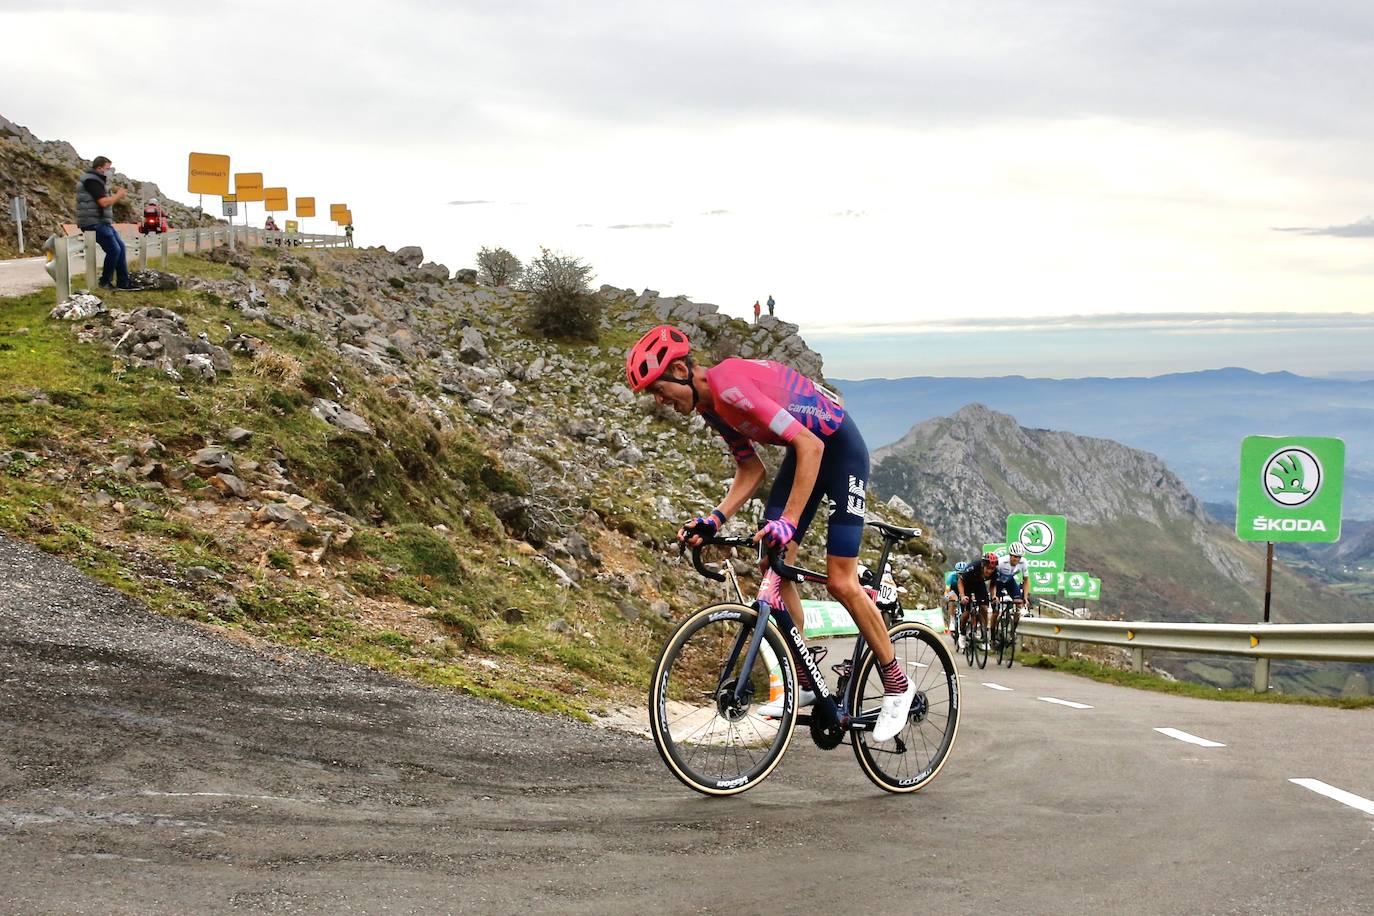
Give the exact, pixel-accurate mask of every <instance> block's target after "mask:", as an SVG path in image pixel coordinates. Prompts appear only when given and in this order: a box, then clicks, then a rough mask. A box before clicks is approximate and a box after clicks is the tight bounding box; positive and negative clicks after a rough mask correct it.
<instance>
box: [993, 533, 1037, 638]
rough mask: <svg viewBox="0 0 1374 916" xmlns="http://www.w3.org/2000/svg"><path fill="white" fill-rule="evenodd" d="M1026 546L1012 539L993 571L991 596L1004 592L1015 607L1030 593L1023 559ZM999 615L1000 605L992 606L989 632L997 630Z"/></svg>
mask: <svg viewBox="0 0 1374 916" xmlns="http://www.w3.org/2000/svg"><path fill="white" fill-rule="evenodd" d="M1025 554H1026V548H1025V547H1023V546H1021V542H1020V541H1013V542H1012V543H1011V544H1010V545H1008V546H1007V555H1006V556H1005V557H1002V558H1001V559H1000V560H998V561H997V569H996V571H995V572H994V573H993V582H994V586H993V589H992V597H993V598H994V599H996V598H997V597H998V596H999V594H1000V593H1001V592H1006V593H1007V596H1008V597H1009V598H1011V600H1012V601H1013V603H1015V605H1016V606H1017V607H1020V606H1021V605H1023V604H1025V603H1026V596H1028V595H1029V594H1030V565H1029V564H1028V563H1027V562H1026V561H1025V559H1024V557H1025ZM1000 615H1001V609H1000V606H999V605H997V604H994V605H993V606H992V629H990V630H989V631H988V632H989V633H996V632H997V618H998V617H999V616H1000Z"/></svg>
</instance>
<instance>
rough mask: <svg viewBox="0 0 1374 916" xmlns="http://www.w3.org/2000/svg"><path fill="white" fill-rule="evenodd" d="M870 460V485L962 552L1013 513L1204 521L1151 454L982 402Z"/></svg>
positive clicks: (929, 424)
mask: <svg viewBox="0 0 1374 916" xmlns="http://www.w3.org/2000/svg"><path fill="white" fill-rule="evenodd" d="M875 461H876V463H877V465H878V467H877V469H875V471H874V475H873V478H874V482H875V484H876V485H878V486H879V487H880V488H881V489H882V490H883V491H884V492H891V493H896V494H897V495H900V496H902V497H903V498H905V499H910V498H911V497H915V502H914V503H913V505H915V506H916V508H917V511H918V512H921V513H923V514H924V515H925V517H927V518H934V519H939V520H940V522H939V524H938V530H939V531H940V532H941V536H942V538H943V539H944V540H945V542H946V543H947V544H949V545H951V546H955V547H958V548H960V549H967V550H976V549H977V547H978V546H979V545H981V544H982V543H983V542H984V541H985V540H987V538H988V533H989V531H996V530H997V528H998V527H999V526H1000V524H1001V519H1003V518H1005V516H1006V515H1007V514H1008V513H1013V512H1023V511H1039V512H1055V513H1058V514H1062V515H1065V516H1068V517H1070V518H1072V519H1074V521H1075V522H1078V523H1081V524H1086V525H1103V524H1108V523H1111V522H1114V521H1117V520H1120V519H1122V518H1128V517H1129V518H1136V519H1140V520H1142V521H1146V522H1149V523H1151V524H1163V523H1167V522H1173V521H1179V520H1186V521H1187V522H1188V523H1190V524H1201V523H1203V522H1205V521H1206V519H1207V517H1206V514H1205V512H1204V511H1203V509H1202V506H1201V504H1200V503H1199V502H1198V501H1197V499H1195V498H1194V497H1193V495H1192V494H1191V493H1190V492H1189V491H1188V488H1187V487H1186V486H1184V484H1183V482H1182V481H1180V480H1179V479H1178V477H1176V476H1175V475H1174V474H1173V473H1172V472H1171V471H1170V470H1169V469H1168V468H1167V467H1165V465H1164V463H1163V462H1162V461H1160V460H1159V458H1158V457H1156V456H1154V455H1152V454H1150V453H1148V452H1143V451H1140V450H1138V449H1133V448H1129V447H1128V446H1125V445H1122V444H1120V443H1119V442H1113V441H1111V440H1109V439H1094V438H1090V437H1086V436H1076V435H1074V434H1072V433H1066V432H1059V431H1055V430H1046V429H1027V428H1024V427H1022V426H1020V425H1019V424H1017V422H1016V420H1015V418H1014V417H1011V416H1008V415H1007V414H1004V413H999V412H998V411H995V410H992V409H990V408H988V407H986V406H985V405H982V404H969V405H967V406H966V407H963V408H961V409H960V410H958V411H957V412H955V413H954V414H953V415H952V416H949V417H937V418H935V419H932V420H927V421H925V422H924V423H920V424H918V425H916V426H914V427H912V428H911V430H910V431H909V432H908V433H907V434H906V435H905V436H903V437H902V439H901V440H900V441H898V442H897V443H895V444H893V445H891V446H887V447H885V448H882V449H879V450H878V451H877V453H876V454H875ZM908 493H910V494H911V496H908Z"/></svg>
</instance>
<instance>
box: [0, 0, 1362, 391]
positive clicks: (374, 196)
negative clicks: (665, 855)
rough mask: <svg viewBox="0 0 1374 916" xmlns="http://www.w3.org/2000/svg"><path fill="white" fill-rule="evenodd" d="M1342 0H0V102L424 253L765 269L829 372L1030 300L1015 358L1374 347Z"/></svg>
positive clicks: (54, 130) (895, 365) (138, 161)
mask: <svg viewBox="0 0 1374 916" xmlns="http://www.w3.org/2000/svg"><path fill="white" fill-rule="evenodd" d="M1372 9H1374V8H1372V7H1371V5H1370V4H1369V3H1368V2H1367V0H1346V2H1322V0H1305V2H1301V3H1297V2H1294V3H1279V2H1264V0H1243V2H1242V0H1234V2H1211V3H1208V2H1202V0H1176V2H1170V0H1083V2H1054V0H1034V2H1029V0H1028V2H1015V0H999V2H974V0H964V2H923V3H910V2H892V3H861V2H847V3H843V4H841V3H795V2H794V3H786V4H783V3H771V2H753V3H748V4H739V3H700V2H698V3H681V2H679V3H653V2H639V3H629V2H618V3H598V2H594V0H593V2H589V3H583V4H568V3H555V2H547V3H546V2H520V0H501V2H475V3H474V2H469V3H440V2H437V0H436V2H394V0H393V2H389V3H386V4H376V3H368V4H361V3H352V2H347V0H338V2H331V3H327V4H326V3H289V2H275V3H235V4H232V5H194V6H193V5H187V8H185V9H183V10H180V11H178V10H174V9H170V8H168V7H164V6H163V5H160V4H149V3H146V2H143V3H125V2H120V0H115V2H111V0H103V2H100V3H85V2H62V0H47V2H45V3H43V4H30V3H24V4H18V3H13V2H10V0H0V33H3V34H5V35H6V36H8V37H7V38H6V40H5V42H4V45H5V50H4V54H3V55H0V113H3V114H4V115H6V116H7V117H9V118H11V119H12V120H15V121H17V122H18V123H21V124H24V125H26V126H28V127H29V128H31V129H32V130H33V131H34V132H35V133H36V134H38V135H39V136H40V137H44V138H61V139H67V140H70V141H72V142H73V143H74V144H75V145H76V147H77V149H78V150H79V151H80V152H81V153H82V155H86V156H94V155H97V154H103V155H107V156H110V157H111V158H113V159H114V160H115V163H116V165H117V166H118V167H119V168H120V169H121V170H122V171H124V172H127V173H128V174H131V175H134V176H136V177H140V178H145V179H151V180H154V181H158V182H159V183H161V184H162V186H163V188H164V190H166V191H167V192H169V193H173V194H175V196H178V197H181V198H183V199H186V198H187V195H185V194H184V193H182V194H177V193H176V192H177V191H179V189H181V188H183V187H184V186H185V183H184V179H183V177H182V176H184V175H185V172H186V154H187V153H188V152H190V151H192V150H196V151H201V152H215V153H226V154H228V155H230V156H231V158H232V167H233V169H234V170H235V171H262V172H264V173H265V174H266V183H267V184H268V185H278V184H284V185H286V186H287V187H288V188H289V189H290V192H291V194H292V196H293V197H294V196H296V195H313V196H315V197H316V198H317V200H318V202H319V203H320V205H321V209H323V204H325V203H328V202H346V203H349V204H350V205H351V206H352V210H353V214H354V218H355V222H356V224H357V227H358V229H357V231H358V238H359V240H360V241H361V242H363V243H364V244H385V245H387V246H388V247H391V248H395V247H398V246H400V245H402V244H413V243H418V244H421V245H422V246H423V247H424V248H425V252H426V255H427V256H429V257H431V258H434V259H436V260H440V261H442V262H444V263H446V264H447V265H448V266H449V267H450V268H456V267H461V266H468V265H470V264H472V262H473V254H474V252H475V251H476V249H477V248H478V247H480V246H481V245H504V246H505V247H507V248H510V249H512V250H513V251H515V252H516V253H517V254H519V255H520V256H522V257H525V258H528V257H529V256H530V255H531V254H534V253H536V252H537V249H538V246H540V245H547V246H549V247H551V248H555V249H558V250H562V251H565V252H568V253H572V254H576V255H579V256H582V257H584V258H585V259H586V260H587V261H588V262H589V263H591V264H592V265H593V267H594V268H595V270H596V273H597V281H598V282H605V283H611V284H614V285H617V286H625V287H635V288H642V287H645V286H650V287H652V288H655V289H658V290H661V291H662V292H664V293H686V294H689V295H691V296H693V297H694V298H697V299H699V300H704V301H710V302H715V303H717V304H719V305H721V306H722V308H724V309H725V310H727V311H729V312H732V313H734V314H737V315H745V314H747V313H748V312H749V311H750V308H751V306H752V304H753V301H754V300H755V299H765V298H766V297H767V296H768V295H769V293H772V294H773V295H774V296H775V297H776V298H777V300H778V303H779V315H780V316H781V317H784V318H787V319H788V320H793V321H798V322H799V323H801V324H802V326H803V331H804V332H806V333H807V334H808V337H809V338H812V339H813V342H822V343H825V344H827V345H830V344H833V351H832V352H829V353H827V356H828V359H827V371H828V372H829V373H831V374H833V375H836V376H841V377H862V376H868V375H879V374H882V375H911V374H922V373H925V372H932V373H935V374H973V375H977V374H984V371H983V370H982V369H981V368H980V367H978V366H977V365H976V364H973V365H969V367H968V369H967V371H960V365H961V360H960V354H962V353H963V352H964V351H965V350H972V351H975V352H976V351H977V348H978V339H977V337H976V335H975V334H974V333H973V329H972V328H970V327H969V326H968V322H970V321H975V322H976V321H983V322H985V324H986V325H987V326H988V327H990V328H992V327H995V328H996V329H998V336H999V339H1000V337H1001V336H1002V335H1004V334H1009V333H1015V332H1016V330H1017V328H1018V327H1022V326H1023V325H1022V322H1024V323H1025V325H1026V326H1030V327H1032V328H1033V330H1028V331H1025V332H1024V337H1023V343H1022V344H1021V345H1016V346H1006V347H1004V348H1003V350H1005V352H1004V353H1000V351H999V357H998V358H999V360H1002V359H1004V360H1006V362H1003V363H1002V364H1001V366H1000V368H1001V369H1002V370H1003V371H1017V372H1024V373H1026V374H1056V375H1063V374H1114V373H1113V366H1120V365H1125V364H1129V365H1130V366H1131V367H1132V369H1131V373H1132V374H1137V373H1139V372H1140V371H1141V370H1142V368H1143V371H1144V372H1145V374H1149V373H1150V372H1152V371H1171V370H1174V369H1193V368H1205V367H1208V366H1217V365H1230V364H1239V365H1250V366H1252V367H1253V368H1261V369H1270V368H1284V369H1292V370H1294V371H1302V372H1311V373H1315V372H1321V371H1349V370H1361V369H1371V370H1374V366H1372V365H1371V364H1374V359H1370V358H1368V357H1367V356H1364V355H1362V354H1368V353H1369V352H1374V327H1371V323H1370V322H1369V321H1368V320H1365V319H1367V318H1368V316H1369V315H1370V314H1371V313H1374V283H1372V282H1371V281H1374V218H1371V217H1372V216H1374V175H1372V174H1371V163H1374V107H1371V105H1370V104H1369V87H1370V86H1371V85H1374V12H1372V11H1371V10H1372ZM150 61H157V63H156V65H155V66H152V67H148V66H147V65H148V63H149V62H150ZM1360 87H1364V88H1363V89H1362V88H1360ZM215 203H217V201H216V202H215ZM252 216H253V218H254V221H255V222H259V223H260V221H261V217H262V213H261V212H260V208H259V207H258V206H256V205H255V206H254V207H253V213H252ZM322 222H323V221H317V223H320V224H322ZM1274 312H1278V313H1284V314H1285V315H1286V316H1287V317H1285V318H1283V319H1282V320H1281V321H1279V322H1277V323H1275V322H1274V321H1271V320H1268V319H1266V318H1265V316H1264V314H1263V313H1274ZM1337 313H1358V314H1359V315H1362V316H1364V318H1363V319H1361V320H1357V321H1353V322H1352V321H1351V320H1349V319H1348V318H1342V317H1339V316H1338V315H1337ZM1218 315H1226V316H1229V317H1227V318H1226V319H1225V320H1221V319H1220V318H1218V317H1217V316H1218ZM1062 316H1079V317H1077V318H1075V319H1074V320H1073V321H1067V320H1066V319H1064V318H1063V317H1062ZM1084 316H1088V317H1084ZM1092 316H1103V317H1100V318H1099V317H1092ZM1121 316H1128V317H1126V318H1124V319H1123V318H1122V317H1121ZM1129 316H1146V317H1145V318H1140V317H1129ZM1170 316H1172V317H1170ZM1333 328H1339V329H1340V330H1337V331H1333V330H1332V329H1333ZM932 332H940V333H943V334H944V335H945V336H944V337H943V338H941V337H939V336H938V335H937V334H935V333H932ZM1080 332H1081V333H1083V334H1088V335H1090V336H1091V339H1092V340H1093V341H1094V343H1093V344H1092V345H1091V346H1088V347H1085V349H1084V351H1083V352H1082V354H1081V356H1082V358H1083V360H1084V362H1083V364H1082V369H1083V371H1082V372H1080V373H1073V372H1064V371H1061V370H1060V369H1058V368H1054V369H1053V370H1051V369H1045V370H1044V371H1036V367H1044V366H1046V365H1049V364H1052V365H1053V366H1054V367H1061V366H1063V365H1073V364H1074V362H1075V361H1074V360H1060V359H1050V358H1049V356H1048V355H1047V352H1042V351H1041V350H1040V349H1039V348H1041V347H1048V346H1050V343H1051V342H1052V341H1058V342H1059V343H1060V344H1061V345H1064V344H1065V342H1066V341H1069V340H1080V339H1083V340H1086V339H1088V338H1087V337H1073V336H1065V335H1072V334H1079V333H1080ZM1333 337H1338V338H1339V340H1340V346H1339V347H1338V348H1334V349H1330V348H1328V347H1327V344H1329V343H1330V342H1331V341H1332V340H1333ZM1276 340H1277V341H1279V343H1278V344H1277V345H1276V344H1275V341H1276ZM1171 341H1172V342H1171ZM823 352H826V350H825V348H824V347H823ZM1276 359H1277V360H1278V362H1280V363H1282V364H1281V365H1275V364H1274V361H1275V360H1276ZM999 374H1001V373H1000V372H999ZM1117 374H1121V373H1117Z"/></svg>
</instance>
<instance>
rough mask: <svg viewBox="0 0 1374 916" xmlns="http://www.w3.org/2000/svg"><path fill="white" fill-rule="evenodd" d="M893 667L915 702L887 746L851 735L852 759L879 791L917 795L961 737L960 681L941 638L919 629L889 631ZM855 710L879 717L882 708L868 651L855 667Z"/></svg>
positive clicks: (912, 626) (875, 663)
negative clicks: (910, 686) (912, 688)
mask: <svg viewBox="0 0 1374 916" xmlns="http://www.w3.org/2000/svg"><path fill="white" fill-rule="evenodd" d="M888 635H889V636H890V637H892V647H893V648H894V649H895V650H896V651H897V661H898V663H899V664H900V665H901V666H902V670H903V671H904V672H906V676H907V677H908V678H910V679H911V680H913V681H915V682H916V698H915V699H914V700H912V702H911V713H910V715H909V716H908V718H907V721H906V724H905V725H904V726H903V727H902V730H901V731H900V732H898V733H897V735H896V737H894V738H893V739H892V740H890V741H884V742H881V743H879V742H876V741H874V740H873V733H872V732H869V731H856V732H854V733H853V734H854V756H855V757H857V758H858V759H859V766H861V767H863V771H864V774H865V775H866V776H868V778H869V779H870V780H872V781H873V784H874V785H876V786H878V788H880V789H883V790H885V791H888V792H915V791H916V790H918V789H921V788H924V787H925V786H926V785H928V784H929V783H930V781H931V780H932V779H934V778H935V777H936V775H938V774H939V772H940V768H941V767H943V766H944V765H945V761H946V760H947V759H948V758H949V752H950V749H951V748H953V747H954V737H955V735H956V734H958V731H959V675H958V674H957V673H956V672H955V670H954V656H953V655H952V654H950V651H949V647H948V646H947V645H946V644H945V641H944V640H943V639H941V638H940V636H939V634H937V633H935V632H933V631H932V630H930V629H929V628H927V627H924V626H922V625H920V624H917V623H904V624H902V625H900V626H896V627H893V628H892V629H891V630H889V631H888ZM855 684H856V688H855V694H854V695H855V699H856V702H855V704H854V706H855V709H856V710H857V715H859V716H865V715H871V716H877V714H878V710H879V709H880V708H881V707H882V703H883V681H882V677H881V676H880V675H879V673H878V658H877V656H876V655H874V654H873V652H872V650H868V651H866V652H865V653H864V657H863V658H862V659H860V661H859V667H858V680H857V681H856V682H855Z"/></svg>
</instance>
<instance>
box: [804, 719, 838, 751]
mask: <svg viewBox="0 0 1374 916" xmlns="http://www.w3.org/2000/svg"><path fill="white" fill-rule="evenodd" d="M844 733H845V729H844V728H843V727H841V726H839V725H822V724H821V723H820V722H818V721H816V717H815V716H812V717H811V740H812V741H814V742H816V747H818V748H820V749H821V750H823V751H829V750H833V749H834V748H837V747H839V746H840V742H841V741H843V740H844Z"/></svg>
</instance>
